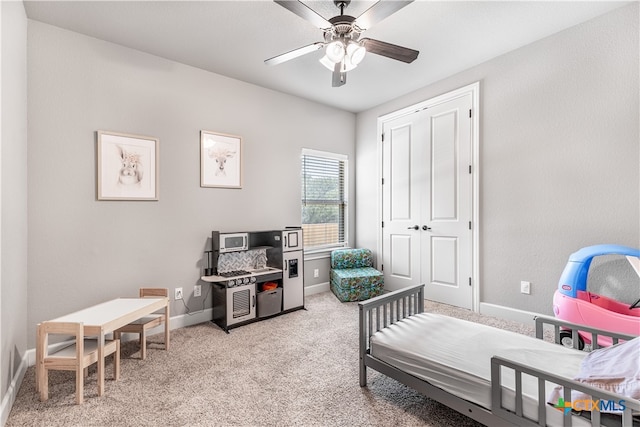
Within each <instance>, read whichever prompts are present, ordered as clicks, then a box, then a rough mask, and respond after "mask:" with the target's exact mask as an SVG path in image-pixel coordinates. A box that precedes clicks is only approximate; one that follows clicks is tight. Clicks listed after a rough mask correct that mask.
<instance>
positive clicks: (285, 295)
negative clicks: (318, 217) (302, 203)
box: [201, 227, 304, 333]
mask: <svg viewBox="0 0 640 427" xmlns="http://www.w3.org/2000/svg"><path fill="white" fill-rule="evenodd" d="M211 247H212V249H211V251H210V252H208V253H207V255H208V260H207V263H208V265H207V268H206V269H205V273H204V274H205V275H204V276H202V278H201V279H202V280H203V281H205V282H209V283H210V284H211V287H212V295H213V321H214V322H215V323H216V324H217V325H218V326H220V327H221V328H222V329H224V330H225V331H226V332H227V333H228V332H229V329H230V328H233V327H236V326H241V325H243V324H247V323H250V322H255V321H257V320H261V319H264V318H267V317H272V316H276V315H279V314H283V313H287V312H290V311H293V310H298V309H301V308H304V281H303V277H304V274H303V273H304V271H303V268H304V267H303V256H302V255H303V252H302V250H303V248H302V229H301V228H294V227H290V228H286V229H284V230H273V231H255V232H234V233H226V232H220V231H214V232H213V233H212V236H211Z"/></svg>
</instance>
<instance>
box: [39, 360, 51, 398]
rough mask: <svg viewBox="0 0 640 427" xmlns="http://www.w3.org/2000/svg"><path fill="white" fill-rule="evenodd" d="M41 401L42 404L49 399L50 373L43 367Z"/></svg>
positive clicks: (41, 372)
mask: <svg viewBox="0 0 640 427" xmlns="http://www.w3.org/2000/svg"><path fill="white" fill-rule="evenodd" d="M39 391H40V400H41V401H42V402H44V401H46V400H48V399H49V371H48V370H47V369H46V368H45V367H44V366H43V367H41V368H40V387H39Z"/></svg>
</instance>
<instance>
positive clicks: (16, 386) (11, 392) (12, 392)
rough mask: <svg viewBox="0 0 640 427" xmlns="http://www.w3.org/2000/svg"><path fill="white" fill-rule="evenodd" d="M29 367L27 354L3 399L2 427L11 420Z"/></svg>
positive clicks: (0, 421) (1, 408)
mask: <svg viewBox="0 0 640 427" xmlns="http://www.w3.org/2000/svg"><path fill="white" fill-rule="evenodd" d="M34 353H35V351H34ZM28 366H29V355H28V354H27V353H26V352H25V354H24V356H23V357H22V360H21V361H20V366H18V370H17V372H16V373H15V375H14V376H13V378H12V379H11V384H9V388H8V390H7V392H6V393H5V395H4V398H3V399H2V406H0V425H2V426H3V425H5V424H6V422H7V420H8V419H9V414H10V413H11V408H12V407H13V402H15V400H16V396H17V395H18V390H20V385H21V384H22V380H23V379H24V374H25V373H26V372H27V367H28Z"/></svg>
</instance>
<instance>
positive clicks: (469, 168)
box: [469, 165, 471, 173]
mask: <svg viewBox="0 0 640 427" xmlns="http://www.w3.org/2000/svg"><path fill="white" fill-rule="evenodd" d="M469 173H471V165H469Z"/></svg>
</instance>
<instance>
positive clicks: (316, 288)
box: [304, 282, 329, 295]
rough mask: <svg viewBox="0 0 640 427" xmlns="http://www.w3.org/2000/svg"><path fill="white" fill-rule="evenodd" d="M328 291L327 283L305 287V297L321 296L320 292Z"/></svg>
mask: <svg viewBox="0 0 640 427" xmlns="http://www.w3.org/2000/svg"><path fill="white" fill-rule="evenodd" d="M327 291H329V282H324V283H318V284H317V285H311V286H305V287H304V294H305V295H314V294H321V293H322V292H327Z"/></svg>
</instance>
